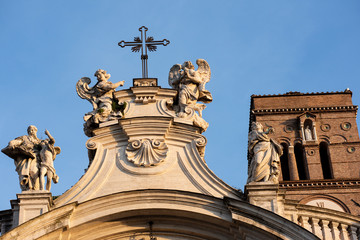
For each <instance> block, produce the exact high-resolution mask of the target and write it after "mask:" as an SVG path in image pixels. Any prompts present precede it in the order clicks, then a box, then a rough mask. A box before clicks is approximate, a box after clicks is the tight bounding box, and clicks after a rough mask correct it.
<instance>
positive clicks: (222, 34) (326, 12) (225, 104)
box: [0, 0, 360, 210]
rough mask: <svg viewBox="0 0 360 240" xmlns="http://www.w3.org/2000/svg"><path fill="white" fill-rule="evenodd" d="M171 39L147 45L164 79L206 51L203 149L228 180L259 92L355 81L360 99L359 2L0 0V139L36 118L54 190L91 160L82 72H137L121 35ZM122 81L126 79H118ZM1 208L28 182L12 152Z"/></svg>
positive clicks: (240, 161)
mask: <svg viewBox="0 0 360 240" xmlns="http://www.w3.org/2000/svg"><path fill="white" fill-rule="evenodd" d="M142 25H145V26H147V27H148V28H149V31H148V36H153V37H154V38H155V39H156V40H157V39H159V40H161V39H163V38H167V39H169V40H170V42H171V43H170V45H168V46H166V47H163V46H160V47H159V48H158V51H157V52H156V53H150V54H149V77H155V78H158V82H159V85H161V86H162V87H163V88H167V87H169V86H168V83H167V77H168V72H169V69H170V67H171V66H172V65H173V64H175V63H183V62H184V61H186V60H191V61H193V62H195V61H196V59H197V58H203V59H206V60H207V61H208V63H209V64H210V67H211V71H212V78H211V80H210V82H209V83H208V84H207V89H208V90H209V91H211V93H212V95H213V98H214V101H213V102H212V103H210V104H208V106H207V108H206V109H205V110H204V112H203V117H204V118H205V119H206V120H207V121H208V122H209V123H210V127H209V129H208V130H207V131H206V132H205V133H204V135H205V136H206V137H207V139H208V145H207V149H206V156H205V159H206V161H207V163H208V166H209V167H210V169H211V170H213V171H214V173H215V174H217V175H218V176H219V177H220V178H222V179H223V180H224V181H225V182H226V183H228V184H229V185H231V186H233V187H236V188H243V186H244V184H245V182H246V177H247V159H246V149H247V132H248V124H249V123H248V119H249V106H250V96H251V94H278V93H286V92H288V91H300V92H322V91H324V92H325V91H342V90H344V89H346V88H350V90H352V91H353V103H354V104H355V105H358V104H359V103H360V100H359V98H360V83H359V77H360V44H359V43H360V2H359V1H356V0H354V1H351V0H347V1H333V0H317V1H309V0H301V1H300V0H299V1H297V0H294V1H288V0H284V1H281V0H273V1H269V0H264V1H261V0H258V1H240V0H236V1H115V0H114V1H113V0H106V1H36V0H34V1H5V0H3V1H0V28H1V38H0V53H1V58H0V70H1V73H2V74H1V78H2V80H1V90H2V94H1V96H0V100H1V102H2V106H3V107H2V113H1V117H0V136H1V137H0V147H1V148H3V147H5V146H6V145H7V143H8V141H10V140H12V139H14V138H15V137H18V136H21V135H25V134H26V128H27V126H28V125H36V126H37V127H38V129H39V132H38V136H39V137H42V138H45V137H46V136H45V134H44V133H43V132H44V130H45V128H46V129H48V130H49V131H50V132H51V133H52V135H53V136H54V137H55V139H56V145H58V146H60V147H61V148H62V152H61V154H60V155H58V157H57V158H56V160H55V167H56V169H57V173H58V175H59V176H60V182H59V183H58V184H57V185H53V187H52V193H53V195H60V194H62V193H63V192H65V191H66V190H67V189H69V188H70V187H71V186H72V185H74V184H75V183H76V182H77V180H78V179H79V178H80V177H81V176H82V175H83V173H84V169H85V168H86V167H87V164H88V159H87V149H86V148H85V142H86V140H87V137H86V136H85V135H84V134H83V130H82V124H83V119H82V118H83V115H84V114H85V113H86V112H88V111H90V110H91V105H90V103H89V102H87V101H86V100H82V99H80V98H79V97H78V96H77V94H76V91H75V84H76V82H77V81H78V80H79V79H80V78H81V77H84V76H88V77H91V78H92V79H93V82H94V81H95V80H94V78H93V74H94V72H95V71H96V70H97V69H99V68H103V69H105V70H107V71H108V72H109V73H110V74H111V76H112V77H111V79H110V80H112V81H113V82H116V81H120V80H125V85H124V88H129V87H131V86H132V79H133V78H138V77H141V61H140V56H139V54H136V53H132V52H131V51H130V49H129V48H125V49H122V48H120V47H118V46H117V43H118V42H119V41H121V40H127V41H130V40H132V39H133V37H135V36H139V32H138V28H139V27H140V26H142ZM120 89H122V88H119V90H120ZM0 163H1V165H0V182H1V183H2V191H1V197H0V210H2V209H8V208H9V207H10V204H9V200H10V199H15V198H16V193H20V188H19V186H18V178H17V173H16V172H15V167H14V164H13V160H12V159H10V158H8V157H7V156H5V155H4V154H0Z"/></svg>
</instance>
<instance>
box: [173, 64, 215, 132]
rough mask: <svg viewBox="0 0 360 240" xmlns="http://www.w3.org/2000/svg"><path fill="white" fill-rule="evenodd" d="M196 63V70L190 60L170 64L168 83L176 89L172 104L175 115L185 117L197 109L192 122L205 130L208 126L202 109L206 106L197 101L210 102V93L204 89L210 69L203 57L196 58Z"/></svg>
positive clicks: (208, 79)
mask: <svg viewBox="0 0 360 240" xmlns="http://www.w3.org/2000/svg"><path fill="white" fill-rule="evenodd" d="M196 64H197V65H198V69H197V70H196V71H195V67H194V65H193V64H192V62H190V61H186V62H184V63H183V64H182V65H180V64H175V65H174V66H172V67H171V69H170V72H169V85H170V86H171V87H172V88H174V89H176V90H177V91H178V96H177V99H176V101H175V102H174V105H173V107H174V110H175V112H176V113H177V116H178V117H180V118H186V117H188V116H189V115H191V114H193V113H194V112H195V111H197V112H198V114H196V113H195V114H194V119H193V123H194V125H195V126H198V127H201V128H202V129H203V130H204V131H205V130H206V129H207V127H208V126H209V124H208V123H207V122H206V121H205V120H204V119H203V118H202V111H203V110H204V109H205V108H206V106H205V104H201V103H198V102H203V103H210V102H212V96H211V93H210V92H209V91H207V90H206V89H205V84H206V83H207V82H209V81H210V77H211V71H210V66H209V64H208V63H207V62H206V61H205V60H204V59H198V60H196Z"/></svg>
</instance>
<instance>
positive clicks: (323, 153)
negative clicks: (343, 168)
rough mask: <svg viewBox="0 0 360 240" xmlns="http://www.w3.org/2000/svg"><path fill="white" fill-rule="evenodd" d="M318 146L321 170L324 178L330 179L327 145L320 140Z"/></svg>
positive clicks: (331, 175)
mask: <svg viewBox="0 0 360 240" xmlns="http://www.w3.org/2000/svg"><path fill="white" fill-rule="evenodd" d="M319 148H320V149H319V150H320V151H319V152H320V161H321V168H322V171H323V176H324V179H332V178H333V174H332V171H331V163H330V154H329V146H328V144H327V143H326V142H321V143H320V147H319Z"/></svg>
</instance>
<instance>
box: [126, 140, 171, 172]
mask: <svg viewBox="0 0 360 240" xmlns="http://www.w3.org/2000/svg"><path fill="white" fill-rule="evenodd" d="M168 151H169V149H168V146H167V145H166V143H165V142H164V141H163V140H159V139H148V138H145V139H140V140H134V141H131V142H129V144H128V146H127V148H126V150H125V153H126V156H127V159H128V161H129V162H132V163H134V165H135V166H144V167H150V166H155V165H157V164H159V163H161V162H162V161H164V160H165V158H166V156H167V153H168Z"/></svg>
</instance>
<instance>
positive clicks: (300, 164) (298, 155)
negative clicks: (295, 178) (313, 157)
mask: <svg viewBox="0 0 360 240" xmlns="http://www.w3.org/2000/svg"><path fill="white" fill-rule="evenodd" d="M294 153H295V159H296V165H297V169H298V173H299V179H300V180H306V179H308V178H307V174H306V167H305V158H304V148H303V146H302V145H301V144H300V143H297V144H295V146H294Z"/></svg>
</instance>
